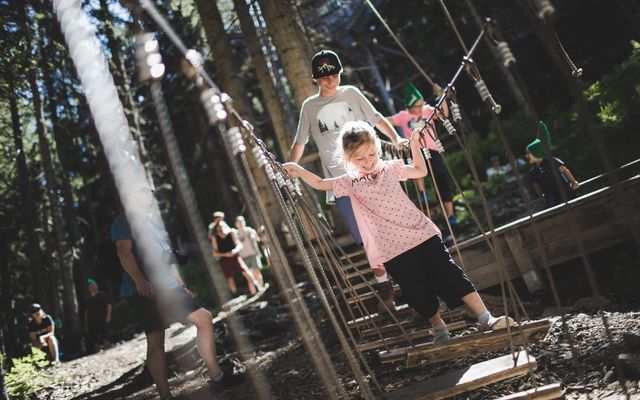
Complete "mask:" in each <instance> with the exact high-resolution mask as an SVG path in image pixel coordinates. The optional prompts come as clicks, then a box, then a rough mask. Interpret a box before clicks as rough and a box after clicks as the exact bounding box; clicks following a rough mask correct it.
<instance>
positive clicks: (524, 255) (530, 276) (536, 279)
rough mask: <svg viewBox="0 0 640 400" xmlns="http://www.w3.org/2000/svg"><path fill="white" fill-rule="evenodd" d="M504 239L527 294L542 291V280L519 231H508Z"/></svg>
mask: <svg viewBox="0 0 640 400" xmlns="http://www.w3.org/2000/svg"><path fill="white" fill-rule="evenodd" d="M504 238H505V240H506V241H507V245H509V250H511V254H512V255H513V259H514V260H515V262H516V266H517V267H518V269H519V270H520V273H522V278H523V279H524V283H525V285H527V289H529V292H531V293H534V292H537V291H538V290H540V289H542V280H541V279H540V276H539V274H538V271H537V269H536V265H535V263H534V262H533V259H532V258H531V254H529V250H528V249H527V246H526V245H525V243H524V240H523V239H522V235H521V234H520V231H519V230H518V229H517V228H516V229H513V230H511V231H508V232H506V233H505V236H504Z"/></svg>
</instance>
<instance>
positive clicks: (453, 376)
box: [387, 351, 537, 400]
mask: <svg viewBox="0 0 640 400" xmlns="http://www.w3.org/2000/svg"><path fill="white" fill-rule="evenodd" d="M536 368H537V364H536V360H535V358H533V357H531V356H528V357H527V354H526V353H525V352H523V351H520V352H518V353H516V354H515V355H514V356H513V357H512V356H511V355H510V354H509V355H506V356H502V357H499V358H495V359H492V360H489V361H484V362H481V363H478V364H474V365H470V366H469V367H466V368H463V369H459V370H455V371H451V372H449V373H447V374H445V375H441V376H438V377H436V378H432V379H429V380H427V381H423V382H419V383H416V384H413V385H410V386H407V387H404V388H402V389H398V390H396V391H394V392H391V393H388V394H387V398H388V399H390V400H404V399H412V400H417V399H420V400H430V399H442V398H445V397H450V396H454V395H457V394H460V393H464V392H468V391H470V390H473V389H477V388H480V387H483V386H486V385H489V384H492V383H496V382H499V381H502V380H505V379H509V378H514V377H517V376H523V375H525V374H527V373H528V372H529V370H535V369H536Z"/></svg>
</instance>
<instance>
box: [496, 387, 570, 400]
mask: <svg viewBox="0 0 640 400" xmlns="http://www.w3.org/2000/svg"><path fill="white" fill-rule="evenodd" d="M563 396H564V389H563V388H562V384H561V383H552V384H549V385H544V386H539V387H537V388H533V389H529V390H525V391H523V392H518V393H514V394H510V395H508V396H504V397H500V400H552V399H560V398H562V397H563Z"/></svg>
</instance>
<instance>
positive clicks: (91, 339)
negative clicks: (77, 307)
mask: <svg viewBox="0 0 640 400" xmlns="http://www.w3.org/2000/svg"><path fill="white" fill-rule="evenodd" d="M87 289H88V290H89V296H88V297H87V298H86V300H85V308H84V324H85V331H86V333H87V346H88V348H89V351H90V352H95V351H97V350H98V349H99V347H100V346H105V345H107V344H108V339H109V337H108V336H109V335H108V330H107V324H109V323H110V322H111V311H112V307H111V298H110V297H109V295H108V294H107V293H106V292H103V291H101V290H99V289H98V284H97V283H96V281H95V280H93V279H91V278H89V279H88V280H87Z"/></svg>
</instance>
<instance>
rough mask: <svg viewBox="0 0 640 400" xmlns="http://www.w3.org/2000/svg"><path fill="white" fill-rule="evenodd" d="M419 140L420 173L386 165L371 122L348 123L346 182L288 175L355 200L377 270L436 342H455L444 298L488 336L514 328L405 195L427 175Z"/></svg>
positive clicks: (396, 163)
mask: <svg viewBox="0 0 640 400" xmlns="http://www.w3.org/2000/svg"><path fill="white" fill-rule="evenodd" d="M419 138H420V134H419V133H418V132H417V131H414V132H413V134H412V136H411V141H410V147H411V156H412V159H413V165H405V164H404V162H403V161H402V160H392V161H382V160H381V159H380V152H381V151H380V139H379V138H378V137H377V136H376V134H375V132H374V130H373V128H372V127H371V126H370V125H369V124H368V123H366V122H364V121H354V122H348V123H346V124H345V125H344V126H343V128H342V130H341V132H340V143H341V146H340V147H339V154H338V155H337V158H339V159H341V160H342V162H343V163H344V166H345V168H346V170H347V174H346V175H342V176H339V177H335V178H330V179H322V178H320V177H319V176H317V175H315V174H314V173H312V172H310V171H307V170H306V169H304V168H303V167H301V166H300V165H298V164H296V163H286V164H284V165H283V167H284V169H285V170H286V171H287V172H288V173H289V174H290V175H291V176H294V177H296V176H299V177H300V178H302V180H303V181H305V182H306V183H307V184H309V185H310V186H311V187H313V188H314V189H316V190H325V191H330V190H332V191H334V193H335V194H336V196H338V197H341V196H349V197H350V198H351V203H352V204H353V209H354V213H355V218H356V222H357V224H358V228H359V230H360V233H361V235H362V239H363V242H364V246H365V250H366V253H367V258H368V259H369V263H370V264H371V265H378V264H382V263H384V265H385V266H386V268H387V271H388V272H389V273H390V274H391V276H392V277H393V279H394V280H395V281H396V282H397V283H398V284H399V285H400V288H401V289H402V293H403V294H404V295H405V296H406V298H407V302H408V304H409V305H410V306H411V307H413V308H414V309H415V310H416V311H417V312H418V313H419V314H420V315H421V316H422V317H423V318H425V319H427V320H429V322H430V323H431V325H432V326H433V328H434V329H433V331H434V339H433V340H434V342H440V341H444V340H448V339H449V337H450V336H449V330H448V328H447V326H446V324H445V322H444V321H443V320H442V318H441V316H440V313H439V311H438V309H439V306H440V303H439V300H438V296H440V297H441V298H442V299H443V300H444V301H445V303H446V304H447V306H448V307H450V308H453V307H458V306H461V305H462V304H466V305H467V306H469V308H470V309H471V310H472V312H473V313H474V314H475V315H476V316H477V317H478V322H479V323H480V329H481V330H490V329H500V328H504V327H506V326H507V324H513V320H511V319H510V318H509V319H507V318H505V317H498V318H495V317H493V316H492V315H491V313H490V312H489V311H488V310H487V308H486V307H485V305H484V302H483V301H482V299H481V298H480V296H479V295H478V292H477V291H476V289H475V287H474V285H473V283H471V281H470V280H469V278H468V277H467V276H466V275H465V274H464V272H463V271H462V270H461V269H460V267H458V266H457V265H456V264H455V262H454V261H453V259H452V258H451V256H450V254H449V251H448V250H447V248H446V247H445V245H444V243H443V242H442V238H441V234H440V230H439V229H438V227H436V226H435V224H434V223H433V222H432V221H431V220H430V219H429V218H427V216H425V215H424V214H423V213H422V212H421V211H420V210H419V209H418V208H417V207H416V206H415V205H414V204H413V203H412V202H411V200H410V199H409V197H408V196H407V195H406V193H404V191H403V190H402V187H401V186H400V184H399V181H406V180H407V179H418V178H423V177H424V176H426V174H427V166H426V163H425V161H424V158H423V157H422V154H421V153H420V143H419Z"/></svg>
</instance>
